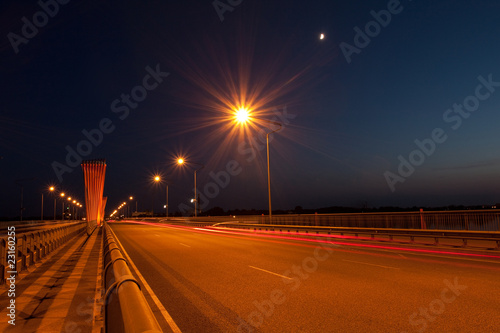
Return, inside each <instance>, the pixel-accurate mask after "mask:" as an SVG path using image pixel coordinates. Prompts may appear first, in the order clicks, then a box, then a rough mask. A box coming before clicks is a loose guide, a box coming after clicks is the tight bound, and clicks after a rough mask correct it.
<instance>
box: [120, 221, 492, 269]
mask: <svg viewBox="0 0 500 333" xmlns="http://www.w3.org/2000/svg"><path fill="white" fill-rule="evenodd" d="M122 222H127V223H134V224H143V225H150V226H155V227H160V228H171V229H178V230H184V231H189V232H196V233H203V234H212V235H213V234H217V235H221V236H224V237H230V238H235V239H243V240H248V239H249V238H252V239H258V240H259V241H264V242H272V243H276V244H284V245H293V246H301V247H308V248H315V247H316V246H317V245H312V244H304V243H299V242H307V243H326V244H332V245H337V246H347V247H357V248H361V249H376V250H382V251H384V250H391V251H404V252H406V253H409V254H414V255H429V256H434V255H443V254H445V255H451V256H453V257H444V258H448V259H457V260H459V259H461V260H474V261H479V262H481V260H480V259H500V256H496V255H487V254H476V253H460V252H451V251H438V250H427V249H413V248H404V247H396V246H394V247H392V246H382V245H373V244H360V243H348V242H338V241H328V240H326V239H325V240H323V239H311V238H302V237H293V236H292V237H287V236H283V235H269V234H258V233H252V234H249V233H243V232H235V231H233V230H229V231H226V230H216V229H213V228H201V227H189V226H179V225H171V224H163V223H162V224H159V223H152V222H138V221H122ZM309 236H317V235H309ZM280 240H283V241H280ZM285 240H286V241H285ZM290 241H294V242H293V243H291V242H290ZM334 250H335V251H340V252H347V253H356V254H362V255H371V256H378V257H387V258H393V259H398V260H413V261H419V262H426V263H436V264H447V265H453V266H459V267H475V268H481V269H489V270H495V271H500V267H499V268H495V267H491V266H482V265H478V264H465V263H457V262H455V263H450V262H445V261H442V260H436V259H421V258H414V257H412V258H408V257H406V258H403V257H400V256H398V255H396V254H391V255H387V254H381V253H377V254H375V253H369V252H363V251H360V250H354V249H348V248H344V247H342V248H340V247H335V248H334ZM437 257H438V258H439V256H437ZM484 262H488V263H495V264H500V261H499V262H497V261H484Z"/></svg>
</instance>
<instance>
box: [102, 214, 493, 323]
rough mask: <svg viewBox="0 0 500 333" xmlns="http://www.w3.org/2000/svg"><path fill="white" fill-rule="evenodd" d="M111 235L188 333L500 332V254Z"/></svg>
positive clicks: (199, 234)
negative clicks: (478, 254) (488, 255)
mask: <svg viewBox="0 0 500 333" xmlns="http://www.w3.org/2000/svg"><path fill="white" fill-rule="evenodd" d="M110 225H111V226H112V229H113V231H114V232H115V234H116V236H117V237H118V239H119V241H120V242H121V244H122V245H123V247H124V248H125V250H126V252H127V254H128V255H129V256H130V258H131V259H132V261H133V263H134V264H135V266H136V267H137V268H138V270H139V272H140V273H141V274H142V276H143V277H144V278H145V280H146V281H147V283H148V284H149V286H150V287H151V288H152V290H153V291H154V293H155V295H156V296H157V297H158V299H159V300H160V301H161V303H162V305H163V306H164V307H165V309H166V310H167V311H168V313H169V314H170V316H171V317H172V318H173V320H174V321H175V323H176V324H177V326H178V327H179V328H180V330H181V331H182V332H499V331H500V253H498V254H497V255H496V258H495V257H480V256H479V257H477V256H466V255H461V256H459V255H452V254H444V253H439V252H440V251H439V249H438V250H437V251H435V252H416V251H403V250H393V249H389V248H370V247H364V246H363V247H360V246H357V244H356V243H352V244H351V245H340V246H338V245H335V244H332V243H319V242H315V241H314V240H311V241H307V240H298V239H284V238H279V237H274V236H266V237H258V236H251V235H242V234H237V233H232V232H225V231H217V230H209V229H205V228H186V227H179V226H167V225H163V226H159V225H155V224H129V223H110ZM362 244H366V243H362ZM430 249H433V248H430ZM143 290H145V288H143ZM148 299H149V300H151V298H150V297H149V296H148ZM152 308H154V309H156V306H155V305H152ZM159 322H160V323H161V325H162V326H164V327H167V324H166V321H165V320H163V319H162V318H159Z"/></svg>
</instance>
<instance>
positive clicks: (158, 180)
mask: <svg viewBox="0 0 500 333" xmlns="http://www.w3.org/2000/svg"><path fill="white" fill-rule="evenodd" d="M154 180H155V182H156V183H161V178H160V176H155V178H154ZM166 193H167V204H166V205H163V206H164V207H163V208H165V218H166V219H168V183H167V184H166ZM131 198H132V197H131Z"/></svg>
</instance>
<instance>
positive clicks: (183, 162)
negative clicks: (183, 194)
mask: <svg viewBox="0 0 500 333" xmlns="http://www.w3.org/2000/svg"><path fill="white" fill-rule="evenodd" d="M188 163H189V164H194V165H198V166H200V167H199V168H198V169H195V170H194V200H191V202H193V201H194V217H197V216H198V207H199V201H200V198H199V196H198V193H197V191H198V190H197V186H196V172H197V171H199V170H201V169H203V168H204V167H205V166H204V165H203V164H201V163H195V162H186V160H185V159H184V158H179V159H178V160H177V164H179V165H184V164H188Z"/></svg>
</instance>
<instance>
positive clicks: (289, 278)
mask: <svg viewBox="0 0 500 333" xmlns="http://www.w3.org/2000/svg"><path fill="white" fill-rule="evenodd" d="M248 267H250V268H253V269H258V270H259V271H263V272H266V273H269V274H273V275H277V276H279V277H281V278H284V279H288V280H292V278H291V277H288V276H284V275H281V274H278V273H274V272H271V271H268V270H265V269H262V268H259V267H254V266H250V265H249V266H248Z"/></svg>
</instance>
